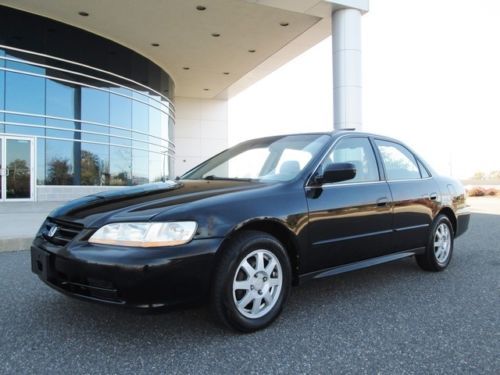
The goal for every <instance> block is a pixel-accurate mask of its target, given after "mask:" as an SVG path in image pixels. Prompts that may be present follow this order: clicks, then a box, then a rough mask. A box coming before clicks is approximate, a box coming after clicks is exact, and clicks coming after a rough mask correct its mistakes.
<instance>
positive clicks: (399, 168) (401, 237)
mask: <svg viewBox="0 0 500 375" xmlns="http://www.w3.org/2000/svg"><path fill="white" fill-rule="evenodd" d="M375 144H376V147H377V150H378V152H379V155H380V157H381V159H382V164H383V166H384V170H385V176H386V178H387V182H388V184H389V188H390V190H391V193H392V199H393V201H394V251H402V250H408V249H414V248H418V247H423V246H425V245H426V243H427V239H428V235H429V229H430V225H431V223H432V220H433V217H434V213H435V212H436V210H437V209H438V204H439V203H438V202H439V201H440V196H439V190H438V186H437V184H436V182H435V181H434V180H433V179H432V178H431V176H430V174H429V172H428V171H427V170H426V169H425V167H424V166H423V165H422V163H419V162H418V160H417V159H416V157H415V155H414V154H413V153H412V152H411V151H410V150H408V148H406V147H405V146H403V145H402V144H400V143H397V142H393V141H388V140H384V139H375Z"/></svg>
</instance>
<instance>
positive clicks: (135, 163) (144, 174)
mask: <svg viewBox="0 0 500 375" xmlns="http://www.w3.org/2000/svg"><path fill="white" fill-rule="evenodd" d="M148 164H149V157H148V152H147V151H142V150H137V149H132V185H141V184H147V183H148V182H149V165H148Z"/></svg>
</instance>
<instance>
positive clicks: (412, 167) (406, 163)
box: [375, 140, 420, 180]
mask: <svg viewBox="0 0 500 375" xmlns="http://www.w3.org/2000/svg"><path fill="white" fill-rule="evenodd" d="M375 143H376V144H377V147H378V149H379V151H380V155H381V156H382V161H383V163H384V167H385V173H386V175H387V179H388V180H416V179H419V178H420V171H419V169H418V166H417V161H416V160H415V157H414V156H413V154H412V153H411V152H410V151H408V149H407V148H405V147H403V146H402V145H400V144H398V143H394V142H388V141H382V140H376V141H375Z"/></svg>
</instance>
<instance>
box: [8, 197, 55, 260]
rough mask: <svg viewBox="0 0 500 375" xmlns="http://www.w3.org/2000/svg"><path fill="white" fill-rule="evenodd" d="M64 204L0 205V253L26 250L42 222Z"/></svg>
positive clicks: (18, 203)
mask: <svg viewBox="0 0 500 375" xmlns="http://www.w3.org/2000/svg"><path fill="white" fill-rule="evenodd" d="M63 204H64V202H2V203H0V252H1V251H13V250H27V249H29V248H30V245H31V241H33V237H34V236H35V234H36V232H37V231H38V229H39V228H40V225H42V222H43V220H44V219H45V217H46V216H47V215H48V214H49V212H50V211H52V210H53V209H54V208H56V207H59V206H61V205H63Z"/></svg>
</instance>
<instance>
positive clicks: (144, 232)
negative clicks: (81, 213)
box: [89, 221, 196, 247]
mask: <svg viewBox="0 0 500 375" xmlns="http://www.w3.org/2000/svg"><path fill="white" fill-rule="evenodd" d="M195 232H196V222H194V221H179V222H170V223H114V224H108V225H105V226H103V227H101V228H99V229H98V230H97V232H95V233H94V234H93V235H92V237H90V239H89V242H90V243H97V244H106V245H118V246H138V247H155V246H175V245H182V244H185V243H187V242H189V241H191V239H192V238H193V236H194V234H195Z"/></svg>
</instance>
